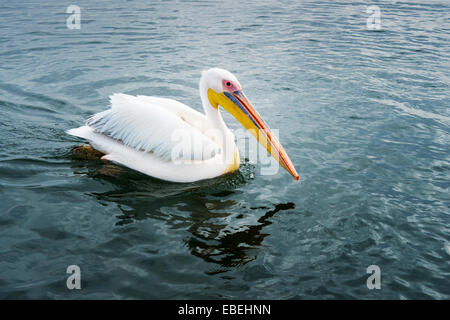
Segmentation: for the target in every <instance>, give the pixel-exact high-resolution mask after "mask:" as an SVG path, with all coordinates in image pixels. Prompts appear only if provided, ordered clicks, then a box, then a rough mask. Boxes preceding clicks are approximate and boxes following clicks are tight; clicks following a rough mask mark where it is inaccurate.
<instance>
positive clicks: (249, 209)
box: [0, 0, 450, 299]
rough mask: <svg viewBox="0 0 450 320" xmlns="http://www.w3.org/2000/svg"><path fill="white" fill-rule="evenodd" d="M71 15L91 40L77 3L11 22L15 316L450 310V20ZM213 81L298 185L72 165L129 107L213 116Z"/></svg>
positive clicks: (1, 109) (240, 7)
mask: <svg viewBox="0 0 450 320" xmlns="http://www.w3.org/2000/svg"><path fill="white" fill-rule="evenodd" d="M73 4H76V5H79V6H80V8H81V29H80V30H77V29H74V30H70V29H68V28H67V27H66V19H67V17H68V16H69V15H68V14H66V8H67V7H66V6H67V5H68V4H63V3H61V2H60V1H50V0H44V1H32V2H30V1H27V2H22V1H20V2H11V1H1V3H0V44H1V47H0V62H1V63H0V137H1V144H0V196H1V198H0V199H1V202H0V297H1V298H9V299H11V298H25V299H27V298H43V299H54V298H58V299H78V298H87V299H89V298H101V299H103V298H106V299H117V298H119V299H122V298H127V299H142V298H146V299H154V298H155V299H156V298H164V299H175V298H176V299H179V298H195V299H197V298H211V299H216V298H251V299H254V298H255V299H260V298H266V299H311V298H320V299H322V298H331V299H336V298H344V299H354V298H359V299H404V298H405V299H448V298H450V281H449V275H450V264H449V260H450V237H449V234H450V233H449V231H450V230H449V221H450V215H449V213H450V210H449V207H450V196H449V184H450V182H449V181H450V179H449V178H450V152H449V125H450V111H449V110H450V109H449V105H450V95H449V92H450V91H449V84H450V53H449V52H450V50H449V49H450V47H449V43H450V42H449V40H450V36H449V35H450V19H449V18H450V3H449V2H448V1H426V2H424V3H420V2H419V1H384V2H380V1H378V2H376V3H375V4H376V5H378V6H379V8H380V10H381V29H380V30H369V29H367V26H366V20H367V17H368V16H369V14H368V13H366V9H367V6H368V5H370V4H373V3H369V2H363V1H361V2H353V3H350V2H346V1H345V2H344V1H322V2H321V3H318V2H315V1H300V2H291V1H278V2H275V1H258V2H251V1H244V2H243V1H231V2H230V1H226V2H214V3H210V2H206V1H178V2H165V1H164V2H162V1H151V3H150V2H148V1H127V2H124V1H109V0H108V1H106V0H105V1H78V0H77V1H74V2H73ZM212 66H221V67H223V68H226V69H228V70H230V71H232V72H233V73H235V74H236V75H237V76H238V78H239V80H240V82H241V83H242V84H243V86H244V90H245V92H246V95H247V96H248V97H249V98H250V100H251V101H252V102H253V104H254V105H255V106H256V108H257V109H258V111H259V112H260V114H261V115H262V116H263V117H264V118H265V119H266V121H267V122H268V123H269V124H270V125H271V127H272V128H279V129H280V140H281V142H282V143H283V145H284V147H285V149H286V151H287V152H288V154H289V155H290V157H291V159H292V161H293V162H294V164H295V165H296V167H297V170H298V172H299V174H300V177H301V182H300V183H295V181H294V180H293V179H292V177H291V176H289V174H288V173H286V172H280V173H278V174H277V175H274V176H265V175H261V174H260V169H261V168H260V165H254V164H251V163H249V162H248V161H246V160H245V159H242V162H243V165H242V167H241V169H240V171H239V172H237V173H235V174H232V175H228V176H225V177H221V178H218V179H216V180H211V181H206V182H200V183H192V184H187V185H180V184H171V183H167V182H162V181H158V180H155V179H152V178H149V177H146V176H143V175H141V174H139V173H136V172H133V171H132V170H128V169H126V168H123V167H119V166H115V165H112V164H104V163H102V162H101V161H95V160H90V161H87V160H82V159H79V158H77V157H76V156H75V155H74V154H73V152H72V151H71V150H72V148H73V147H75V146H78V145H80V144H81V143H82V140H80V139H77V138H74V137H71V136H68V135H66V134H65V132H64V131H65V130H67V129H69V128H73V127H76V126H79V125H80V124H81V123H83V121H84V119H86V118H87V117H88V116H90V115H91V114H93V113H96V112H99V111H102V110H104V109H105V108H107V107H108V96H109V95H110V94H112V93H115V92H125V93H128V94H145V95H156V96H165V97H170V98H175V99H177V100H180V101H182V102H184V103H186V104H188V105H191V106H193V107H194V108H196V109H197V110H200V109H201V106H200V100H199V96H198V89H197V84H198V80H199V75H200V71H201V70H202V69H205V68H208V67H212ZM225 119H226V121H227V123H228V125H229V126H230V128H233V129H237V128H239V124H238V123H237V122H236V121H235V120H234V119H233V118H232V117H231V116H229V115H226V116H225ZM73 264H76V265H78V266H80V268H81V285H82V289H81V290H68V289H67V288H66V279H67V277H68V274H66V268H67V267H68V266H69V265H73ZM373 264H374V265H378V266H379V267H380V269H381V289H380V290H376V289H374V290H369V289H368V288H367V286H366V280H367V278H368V277H369V274H367V273H366V269H367V267H368V266H369V265H373Z"/></svg>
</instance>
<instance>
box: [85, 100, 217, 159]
mask: <svg viewBox="0 0 450 320" xmlns="http://www.w3.org/2000/svg"><path fill="white" fill-rule="evenodd" d="M110 100H111V108H110V109H108V110H106V111H103V112H100V113H97V114H95V115H93V116H92V117H91V118H89V119H88V120H87V122H86V126H88V127H90V128H92V129H93V130H95V132H97V133H101V134H103V135H106V136H108V137H110V138H112V139H114V140H116V141H118V142H120V143H123V144H125V145H127V146H129V147H132V148H135V149H136V150H138V151H141V152H150V153H153V154H154V155H155V156H157V157H159V158H160V159H163V160H167V161H168V160H207V159H211V158H213V157H214V156H215V155H217V154H218V153H220V152H221V150H220V146H219V145H218V144H217V143H215V142H214V141H213V140H211V139H210V138H208V137H207V136H205V135H204V134H203V133H202V131H201V128H197V127H195V126H193V125H192V124H191V123H188V122H186V121H185V119H183V117H182V116H180V112H173V110H178V111H179V109H180V106H179V105H177V106H176V108H170V106H169V107H168V106H167V105H165V104H170V101H173V103H177V102H176V101H174V100H170V99H165V101H164V102H165V103H164V104H163V105H160V104H158V100H153V101H152V100H151V99H148V98H144V97H135V96H130V95H126V94H114V95H112V96H111V97H110ZM178 104H180V103H178Z"/></svg>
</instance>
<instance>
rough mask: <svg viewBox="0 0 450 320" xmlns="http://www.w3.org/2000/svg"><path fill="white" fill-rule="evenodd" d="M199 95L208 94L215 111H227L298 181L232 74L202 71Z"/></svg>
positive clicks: (281, 149)
mask: <svg viewBox="0 0 450 320" xmlns="http://www.w3.org/2000/svg"><path fill="white" fill-rule="evenodd" d="M200 91H201V92H206V94H207V98H208V100H209V103H210V104H211V106H212V107H213V108H216V109H217V108H218V107H219V105H220V106H222V107H223V108H224V109H225V110H227V111H228V112H229V113H230V114H231V115H232V116H233V117H235V118H236V120H237V121H239V122H240V123H241V124H242V125H243V126H244V128H246V129H247V130H248V131H249V132H250V133H251V134H252V135H253V136H254V137H255V138H256V140H258V142H259V143H261V145H262V146H263V147H264V148H266V150H267V151H268V152H269V153H270V154H271V155H272V156H273V157H274V158H275V160H277V161H278V162H279V163H280V165H281V166H282V167H283V168H285V169H286V170H287V171H288V172H289V173H290V174H291V175H292V176H293V177H294V178H295V179H296V180H298V179H299V175H298V173H297V171H296V170H295V168H294V165H293V164H292V161H291V159H289V156H288V155H287V153H286V151H285V150H284V148H283V146H282V145H281V144H280V143H279V142H278V139H277V138H276V137H275V136H274V135H273V134H272V132H271V130H270V129H269V127H268V126H267V124H266V123H265V122H264V120H263V119H262V118H261V116H260V115H259V114H258V112H256V110H255V109H254V108H253V106H252V105H251V104H250V102H249V101H248V100H247V98H246V97H245V95H244V93H243V92H242V86H241V84H240V83H239V81H238V80H237V78H236V77H235V76H234V75H233V74H232V73H231V72H229V71H227V70H224V69H219V68H212V69H209V70H207V71H203V73H202V78H201V79H200Z"/></svg>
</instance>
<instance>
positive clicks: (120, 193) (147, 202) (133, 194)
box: [72, 159, 295, 274]
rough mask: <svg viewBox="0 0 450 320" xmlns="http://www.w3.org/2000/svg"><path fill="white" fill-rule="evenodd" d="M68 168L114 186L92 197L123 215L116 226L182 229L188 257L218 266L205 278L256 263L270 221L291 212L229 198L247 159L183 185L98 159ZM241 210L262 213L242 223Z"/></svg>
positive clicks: (246, 176)
mask: <svg viewBox="0 0 450 320" xmlns="http://www.w3.org/2000/svg"><path fill="white" fill-rule="evenodd" d="M72 168H73V169H74V172H75V173H78V174H85V175H87V176H88V177H90V178H92V179H96V180H99V181H102V182H109V183H110V184H111V185H112V186H113V190H111V191H107V192H103V193H92V194H91V195H92V196H94V197H96V198H97V200H98V201H100V202H105V201H106V202H113V203H115V204H117V205H118V208H119V209H120V210H121V213H122V214H121V215H119V216H117V219H118V221H117V223H116V226H118V227H119V226H122V225H126V224H129V223H133V222H135V221H138V220H143V219H158V220H164V221H167V223H169V224H170V225H171V226H172V227H174V229H175V230H174V231H173V232H177V229H178V230H179V229H184V230H187V231H188V232H189V234H190V235H189V237H188V238H187V239H185V244H186V246H187V247H188V248H189V250H190V252H191V254H192V255H193V256H195V257H199V258H201V259H203V260H204V261H206V262H210V263H214V264H217V265H218V266H219V268H218V269H216V270H214V271H209V272H207V273H208V274H216V273H221V272H225V271H227V270H229V269H230V268H233V267H238V266H242V265H244V264H246V263H248V262H250V261H252V260H255V259H256V257H257V255H258V248H259V247H261V246H262V241H263V240H264V238H265V237H267V236H269V235H270V234H268V233H264V232H263V229H264V227H266V226H268V225H270V224H271V223H272V222H270V218H271V217H272V216H273V215H275V214H276V213H277V212H279V211H281V210H289V209H293V208H295V204H294V203H291V202H289V203H283V204H277V205H276V206H275V208H268V207H257V208H255V207H250V208H246V207H245V204H242V203H239V202H237V201H236V200H233V199H230V196H232V195H234V194H236V193H240V192H239V191H238V190H236V189H237V188H238V187H239V186H242V185H245V184H246V183H247V182H248V181H249V180H250V177H251V176H252V172H253V170H254V167H253V166H252V165H251V164H249V163H248V161H247V160H244V161H243V165H242V167H241V169H240V170H239V171H237V172H234V173H231V174H227V175H226V176H223V177H219V178H216V179H211V180H206V181H199V182H195V183H187V184H179V183H170V182H166V181H162V180H158V179H154V178H151V177H148V176H145V175H142V174H140V173H138V172H135V171H133V170H130V169H128V168H124V167H121V166H117V165H115V164H112V163H108V162H102V161H92V160H87V161H84V160H83V161H80V160H79V159H73V161H72ZM243 211H246V212H250V213H252V211H254V212H256V211H257V212H261V211H265V214H263V215H262V216H260V217H259V218H258V219H257V220H256V219H255V220H249V221H245V222H244V223H242V222H241V221H242V219H243V218H244V214H243ZM246 215H247V214H246Z"/></svg>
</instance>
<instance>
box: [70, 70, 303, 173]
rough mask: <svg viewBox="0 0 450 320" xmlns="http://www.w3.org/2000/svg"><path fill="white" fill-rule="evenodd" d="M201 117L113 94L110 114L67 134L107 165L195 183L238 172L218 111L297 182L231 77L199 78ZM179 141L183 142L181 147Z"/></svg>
mask: <svg viewBox="0 0 450 320" xmlns="http://www.w3.org/2000/svg"><path fill="white" fill-rule="evenodd" d="M200 97H201V100H202V104H203V109H204V111H205V114H202V113H200V112H198V111H195V110H194V109H192V108H190V107H188V106H187V105H185V104H183V103H180V102H178V101H175V100H171V99H166V98H159V97H150V96H131V95H126V94H121V93H120V94H113V95H112V96H110V100H111V108H110V109H108V110H106V111H103V112H100V113H97V114H95V115H93V116H92V117H91V118H89V119H88V120H87V122H86V124H85V125H84V126H82V127H79V128H75V129H70V130H68V131H67V133H69V134H71V135H74V136H77V137H81V138H84V139H86V140H88V141H89V143H90V144H91V145H92V147H93V148H94V149H97V150H98V151H100V152H102V153H104V154H105V155H104V156H103V157H102V159H106V160H109V161H112V162H115V163H118V164H121V165H124V166H126V167H129V168H131V169H134V170H137V171H140V172H142V173H144V174H146V175H149V176H152V177H155V178H159V179H162V180H167V181H172V182H193V181H198V180H203V179H209V178H214V177H218V176H221V175H223V174H225V173H228V172H231V171H234V170H237V169H238V168H239V165H240V160H239V151H238V148H237V147H236V144H235V142H234V135H233V134H232V133H231V131H230V130H229V129H228V128H227V126H226V125H225V123H224V121H223V119H222V116H221V113H220V110H219V105H220V106H222V107H223V108H224V109H225V110H227V111H228V112H229V113H231V114H232V115H233V116H234V117H235V118H236V119H237V120H238V121H239V122H240V123H241V124H242V125H243V126H244V127H245V128H246V129H247V130H249V131H250V132H251V133H252V135H253V136H254V137H255V138H256V139H257V140H258V141H259V142H260V143H261V144H262V145H263V146H264V147H265V148H266V150H267V151H268V152H269V153H270V154H271V155H272V156H273V157H274V158H275V159H276V160H277V161H278V162H279V163H280V164H281V166H282V167H283V168H285V169H286V170H287V171H288V172H289V173H290V174H291V175H292V176H293V177H294V178H295V179H296V180H298V179H299V176H298V174H297V172H296V170H295V168H294V165H293V164H292V162H291V160H290V159H289V157H288V155H287V154H286V152H285V151H284V149H283V147H282V146H281V144H280V143H279V142H278V140H277V139H276V137H275V136H273V135H272V133H271V131H270V129H269V127H268V126H267V125H266V123H265V122H264V121H263V120H262V119H261V117H260V116H259V114H258V113H257V112H256V110H255V109H254V108H253V107H252V105H251V104H250V102H249V101H248V100H247V98H246V97H245V95H244V93H243V92H242V87H241V85H240V83H239V81H238V80H237V79H236V77H235V76H234V75H233V74H231V73H230V72H228V71H226V70H223V69H219V68H212V69H209V70H207V71H203V72H202V77H201V79H200ZM180 139H181V142H180Z"/></svg>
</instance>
